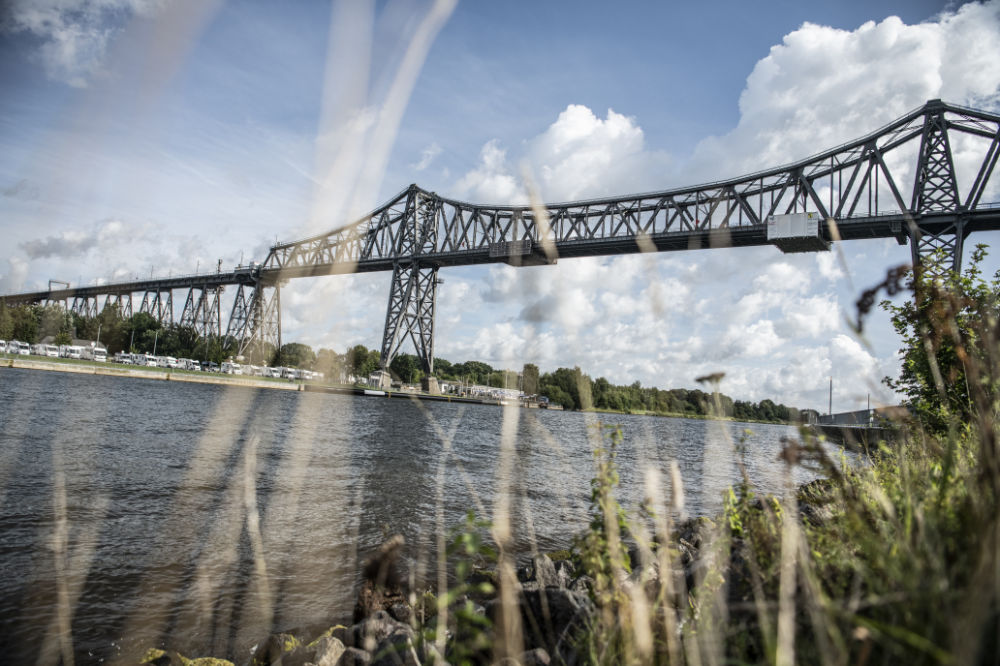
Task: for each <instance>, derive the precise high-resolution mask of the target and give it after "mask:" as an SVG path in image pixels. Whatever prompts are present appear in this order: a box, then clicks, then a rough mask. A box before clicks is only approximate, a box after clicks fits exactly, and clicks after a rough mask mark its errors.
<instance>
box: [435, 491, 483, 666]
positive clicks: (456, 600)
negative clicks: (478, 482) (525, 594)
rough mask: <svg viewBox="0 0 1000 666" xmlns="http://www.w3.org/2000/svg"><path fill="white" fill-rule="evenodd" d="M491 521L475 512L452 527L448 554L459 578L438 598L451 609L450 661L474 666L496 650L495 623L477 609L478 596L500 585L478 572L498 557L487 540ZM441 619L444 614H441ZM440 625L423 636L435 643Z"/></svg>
mask: <svg viewBox="0 0 1000 666" xmlns="http://www.w3.org/2000/svg"><path fill="white" fill-rule="evenodd" d="M489 529H490V522H489V521H487V520H482V519H477V518H476V515H475V513H474V512H473V511H469V512H468V513H467V514H466V516H465V521H464V522H463V523H462V524H461V525H459V526H458V527H456V528H454V529H452V531H451V534H450V537H449V539H448V544H447V546H446V554H447V556H448V559H449V560H452V561H454V562H455V581H454V584H452V585H451V587H450V588H449V589H448V590H446V591H444V593H443V595H442V596H440V597H439V598H438V599H437V603H438V605H439V608H440V606H441V605H444V606H446V607H447V609H448V618H449V622H448V629H449V632H450V634H451V636H450V639H449V641H448V646H447V650H446V651H447V656H448V661H449V663H452V664H461V665H471V664H480V663H484V660H487V659H488V658H489V656H490V654H491V653H492V649H493V639H492V629H493V623H492V622H491V621H490V620H489V618H487V617H486V616H485V615H482V614H480V613H478V612H476V602H475V600H477V599H485V598H488V597H492V596H493V595H495V594H496V587H495V586H494V584H493V583H492V582H490V581H489V580H484V579H483V577H482V576H477V571H478V570H479V569H480V568H482V567H485V566H487V565H490V564H493V563H495V562H496V560H497V553H496V550H494V549H493V547H492V546H490V545H489V544H488V543H487V540H486V535H487V534H488V533H489ZM438 617H439V619H440V615H439V616H438ZM440 629H441V628H440V627H439V626H436V627H433V628H428V629H427V630H426V631H425V632H424V633H423V639H424V640H426V641H427V642H433V641H434V639H435V638H436V636H437V633H436V632H437V631H440Z"/></svg>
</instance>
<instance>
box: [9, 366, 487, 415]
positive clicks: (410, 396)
mask: <svg viewBox="0 0 1000 666" xmlns="http://www.w3.org/2000/svg"><path fill="white" fill-rule="evenodd" d="M0 368H23V369H25V370H48V371H53V372H71V373H76V374H84V375H105V376H110V377H136V378H139V379H156V380H160V381H171V382H188V383H191V384H220V385H223V386H246V387H249V388H262V389H276V390H279V391H309V392H312V393H337V394H341V395H359V396H366V397H373V398H403V399H407V400H414V399H415V400H431V401H435V402H463V403H468V404H475V405H500V402H499V401H497V400H481V399H478V398H460V397H456V396H449V395H428V394H426V393H411V392H408V391H377V390H372V389H366V388H361V387H356V386H330V385H327V384H315V383H303V382H297V381H286V380H272V379H262V378H260V377H244V376H240V375H223V374H219V373H215V372H211V373H203V374H202V373H197V372H177V371H172V370H163V369H153V368H148V369H147V368H141V367H137V366H118V365H111V364H103V363H78V362H77V363H74V362H62V361H43V360H39V359H28V358H19V357H16V356H14V357H5V358H0Z"/></svg>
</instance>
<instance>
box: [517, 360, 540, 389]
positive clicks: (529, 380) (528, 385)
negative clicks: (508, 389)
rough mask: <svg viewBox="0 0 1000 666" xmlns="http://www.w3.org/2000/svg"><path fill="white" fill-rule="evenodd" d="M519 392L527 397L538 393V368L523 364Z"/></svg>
mask: <svg viewBox="0 0 1000 666" xmlns="http://www.w3.org/2000/svg"><path fill="white" fill-rule="evenodd" d="M521 390H522V391H524V392H525V393H527V394H528V395H536V394H537V393H538V366H537V365H535V364H534V363H525V364H524V368H522V370H521Z"/></svg>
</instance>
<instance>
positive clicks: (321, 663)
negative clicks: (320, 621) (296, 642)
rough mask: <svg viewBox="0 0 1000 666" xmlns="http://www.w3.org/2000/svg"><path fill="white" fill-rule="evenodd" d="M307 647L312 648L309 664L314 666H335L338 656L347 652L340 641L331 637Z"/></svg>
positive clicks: (321, 639)
mask: <svg viewBox="0 0 1000 666" xmlns="http://www.w3.org/2000/svg"><path fill="white" fill-rule="evenodd" d="M309 647H310V648H312V659H311V660H310V662H311V663H312V664H314V665H315V666H336V664H337V661H338V660H339V659H340V655H342V654H344V652H345V651H346V650H347V648H346V647H345V646H344V643H343V642H342V641H341V640H340V639H338V638H331V637H324V638H320V639H319V640H317V641H316V642H314V643H310V644H309Z"/></svg>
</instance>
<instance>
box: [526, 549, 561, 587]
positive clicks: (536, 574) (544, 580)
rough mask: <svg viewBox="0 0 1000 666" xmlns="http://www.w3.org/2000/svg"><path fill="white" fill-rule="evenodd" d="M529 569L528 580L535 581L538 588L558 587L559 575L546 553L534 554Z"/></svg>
mask: <svg viewBox="0 0 1000 666" xmlns="http://www.w3.org/2000/svg"><path fill="white" fill-rule="evenodd" d="M531 570H532V577H531V579H530V580H534V581H536V582H537V583H538V586H539V587H540V588H546V587H560V585H559V575H558V574H557V573H556V567H555V565H554V564H552V560H550V559H549V556H548V555H536V556H535V557H533V558H531Z"/></svg>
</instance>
